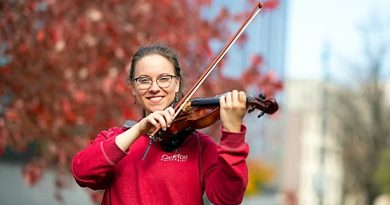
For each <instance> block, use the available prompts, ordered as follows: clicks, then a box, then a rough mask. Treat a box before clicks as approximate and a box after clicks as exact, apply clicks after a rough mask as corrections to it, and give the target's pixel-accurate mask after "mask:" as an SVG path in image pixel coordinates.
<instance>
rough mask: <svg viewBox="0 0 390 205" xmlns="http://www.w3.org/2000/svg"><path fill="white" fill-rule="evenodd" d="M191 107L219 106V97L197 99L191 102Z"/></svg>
mask: <svg viewBox="0 0 390 205" xmlns="http://www.w3.org/2000/svg"><path fill="white" fill-rule="evenodd" d="M247 102H248V97H247ZM191 106H194V107H202V106H219V97H211V98H195V99H192V100H191Z"/></svg>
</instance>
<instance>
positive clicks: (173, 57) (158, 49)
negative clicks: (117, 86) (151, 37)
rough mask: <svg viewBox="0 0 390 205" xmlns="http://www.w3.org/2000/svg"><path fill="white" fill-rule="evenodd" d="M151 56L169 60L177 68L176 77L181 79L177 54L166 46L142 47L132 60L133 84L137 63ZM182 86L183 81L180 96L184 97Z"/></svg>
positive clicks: (129, 78) (130, 73)
mask: <svg viewBox="0 0 390 205" xmlns="http://www.w3.org/2000/svg"><path fill="white" fill-rule="evenodd" d="M150 54H158V55H161V56H163V57H165V58H166V59H167V60H169V62H171V63H172V65H173V67H174V68H175V70H174V72H175V75H176V76H178V77H179V78H181V67H180V64H179V55H178V54H177V52H176V51H175V50H173V49H172V48H170V47H168V46H166V45H164V44H153V45H148V46H144V47H140V48H139V49H138V50H137V51H136V52H135V53H134V55H133V57H132V58H131V64H130V72H129V77H128V81H129V82H131V81H132V80H133V79H134V72H135V65H136V64H137V62H138V61H139V60H140V59H141V58H143V57H145V56H147V55H150ZM182 84H183V80H182V79H180V84H179V93H180V95H182Z"/></svg>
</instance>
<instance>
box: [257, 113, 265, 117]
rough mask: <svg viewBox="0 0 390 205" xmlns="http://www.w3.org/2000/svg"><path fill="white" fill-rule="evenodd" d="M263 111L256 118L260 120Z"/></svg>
mask: <svg viewBox="0 0 390 205" xmlns="http://www.w3.org/2000/svg"><path fill="white" fill-rule="evenodd" d="M264 113H265V112H264V111H262V112H261V113H260V114H259V115H258V116H257V118H260V117H261V116H263V115H264Z"/></svg>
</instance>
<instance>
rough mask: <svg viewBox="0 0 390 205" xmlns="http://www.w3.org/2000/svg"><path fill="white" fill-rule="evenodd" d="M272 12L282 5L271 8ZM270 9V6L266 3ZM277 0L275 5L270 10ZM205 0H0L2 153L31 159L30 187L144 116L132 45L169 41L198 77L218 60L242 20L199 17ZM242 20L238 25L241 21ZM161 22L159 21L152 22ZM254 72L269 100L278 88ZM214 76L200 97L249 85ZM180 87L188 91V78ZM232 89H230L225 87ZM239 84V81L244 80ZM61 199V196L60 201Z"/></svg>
mask: <svg viewBox="0 0 390 205" xmlns="http://www.w3.org/2000/svg"><path fill="white" fill-rule="evenodd" d="M270 2H271V3H270V6H269V8H270V9H272V8H273V7H275V5H277V2H278V1H270ZM272 2H274V3H272ZM275 2H276V3H275ZM210 4H211V0H196V1H190V0H188V1H172V0H147V1H145V0H133V1H121V0H109V1H103V0H91V1H76V0H70V1H53V0H28V1H3V2H1V3H0V9H1V12H0V17H1V18H0V27H1V33H0V36H1V39H2V41H1V42H0V46H1V48H0V97H1V101H0V103H1V104H0V106H1V107H0V154H2V153H4V150H5V149H6V148H8V149H10V150H14V151H18V152H25V151H26V150H27V148H28V146H31V145H32V144H33V146H34V149H33V153H32V154H33V155H32V157H31V159H30V160H29V163H28V164H26V166H25V167H24V171H23V175H24V179H25V181H26V183H27V184H29V185H34V184H35V183H36V182H37V181H39V179H40V177H41V176H42V173H43V172H44V171H45V170H46V169H48V168H49V167H53V168H54V169H55V170H57V173H59V174H58V177H57V182H56V185H57V186H58V187H59V188H61V187H63V185H64V181H63V180H62V179H63V177H62V176H63V174H66V173H69V167H70V162H71V159H72V157H73V155H74V154H75V153H76V152H77V151H78V150H80V149H81V148H82V147H85V146H86V145H87V144H88V143H89V140H90V138H92V137H94V136H95V135H96V133H97V132H98V131H100V130H102V129H104V128H108V127H111V126H118V125H121V124H122V123H123V122H124V121H125V120H126V119H137V118H139V117H140V113H139V111H138V108H136V107H135V106H133V105H132V104H133V103H134V100H133V99H132V98H131V95H130V94H129V92H130V88H129V86H128V85H127V84H126V80H125V79H126V77H127V72H128V67H129V66H128V63H129V57H130V56H131V55H132V53H133V52H134V51H135V49H136V48H137V47H139V46H140V45H143V44H147V43H153V42H165V43H167V44H169V45H170V46H172V47H174V48H176V49H177V50H178V52H179V53H180V55H181V59H182V62H181V63H182V66H183V70H184V75H186V76H199V74H200V73H201V72H202V71H203V69H204V67H205V64H204V62H205V61H211V58H212V57H213V55H215V53H214V52H213V51H212V50H213V49H212V47H211V41H221V42H225V41H227V39H228V38H229V37H230V35H229V34H230V32H229V22H231V21H233V20H234V19H237V20H239V21H240V22H241V21H242V20H243V18H242V16H245V15H242V14H235V15H233V14H231V13H230V12H229V11H228V10H227V9H221V11H220V13H219V14H218V15H217V16H216V17H215V18H213V19H205V18H202V17H201V9H202V8H204V7H205V6H209V5H210ZM240 16H241V18H237V17H240ZM156 17H158V18H156ZM261 66H262V65H261V64H259V61H255V60H254V61H253V63H252V65H251V70H252V71H253V72H254V73H255V75H253V76H251V77H250V78H254V77H256V78H257V79H258V80H259V81H260V82H263V83H262V84H256V85H257V86H258V88H259V89H260V90H267V92H268V93H267V94H268V95H270V96H272V95H274V94H275V93H276V92H277V91H278V90H280V89H281V88H282V86H281V85H282V84H281V81H280V80H278V79H276V78H273V77H272V75H271V74H266V73H264V72H263V71H262V70H260V69H259V67H261ZM244 76H245V75H242V76H239V77H238V80H237V79H236V80H233V79H228V78H227V77H225V76H223V75H213V76H212V77H211V78H214V79H212V80H208V81H207V82H206V83H205V84H204V85H203V86H202V88H201V90H200V91H199V94H200V95H201V94H203V93H205V92H204V91H205V90H207V94H208V95H213V94H220V93H221V92H223V91H226V89H232V88H236V89H244V88H245V87H246V86H249V84H244V83H240V78H244ZM186 79H188V81H187V82H185V83H186V85H187V86H188V85H192V84H193V83H194V82H193V81H194V80H195V79H194V77H191V78H186ZM229 82H235V83H230V84H229ZM241 82H243V81H241ZM58 197H60V195H59V196H58Z"/></svg>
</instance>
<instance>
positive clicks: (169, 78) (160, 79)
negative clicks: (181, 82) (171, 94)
mask: <svg viewBox="0 0 390 205" xmlns="http://www.w3.org/2000/svg"><path fill="white" fill-rule="evenodd" d="M158 80H159V81H160V82H166V81H170V80H171V76H169V75H167V76H160V77H159V78H158Z"/></svg>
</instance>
